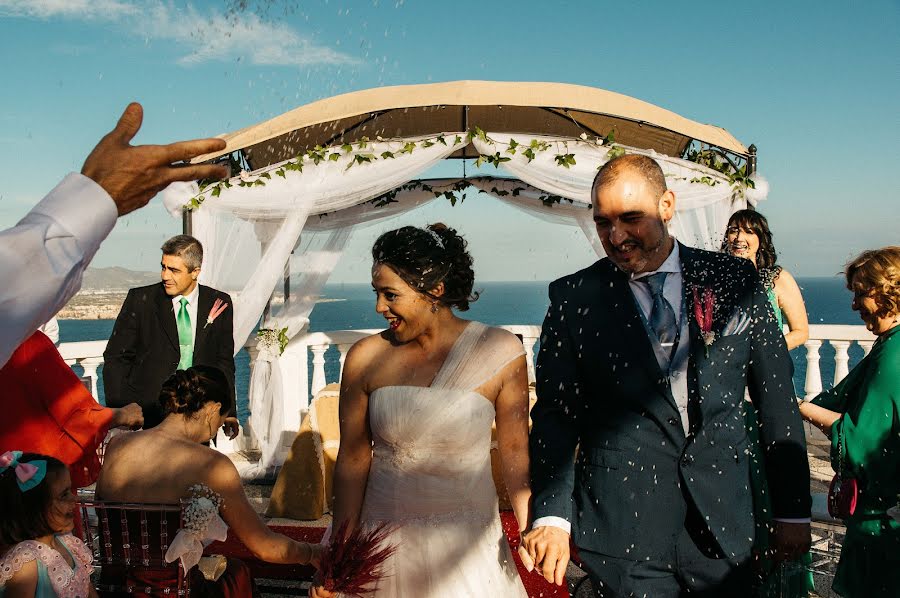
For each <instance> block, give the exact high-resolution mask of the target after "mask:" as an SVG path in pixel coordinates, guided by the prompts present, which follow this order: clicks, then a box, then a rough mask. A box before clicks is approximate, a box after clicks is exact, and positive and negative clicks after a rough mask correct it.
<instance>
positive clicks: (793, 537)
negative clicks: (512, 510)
mask: <svg viewBox="0 0 900 598" xmlns="http://www.w3.org/2000/svg"><path fill="white" fill-rule="evenodd" d="M810 538H811V536H810V524H809V523H790V522H784V521H775V522H774V525H773V530H772V542H771V544H772V556H773V558H774V559H775V560H776V561H793V560H796V559H798V558H800V556H802V555H803V554H805V553H806V552H808V551H809V548H810ZM518 552H519V558H521V559H522V564H523V565H525V568H526V569H527V570H528V571H529V572H531V571H532V570H534V569H537V570H538V572H539V573H540V574H541V575H543V576H544V579H546V580H547V581H548V582H550V583H555V584H556V585H558V586H561V585H563V584H564V583H565V575H566V567H567V566H568V564H569V557H570V553H569V534H567V533H566V532H565V531H564V530H562V529H560V528H558V527H554V526H551V525H545V526H541V527H537V528H534V529H532V530H528V531H526V532H523V533H522V536H521V541H520V542H519V550H518Z"/></svg>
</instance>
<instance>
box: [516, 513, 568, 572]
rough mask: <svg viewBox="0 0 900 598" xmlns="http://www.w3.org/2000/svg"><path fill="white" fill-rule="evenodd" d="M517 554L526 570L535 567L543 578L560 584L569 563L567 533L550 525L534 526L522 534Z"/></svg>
mask: <svg viewBox="0 0 900 598" xmlns="http://www.w3.org/2000/svg"><path fill="white" fill-rule="evenodd" d="M523 553H524V554H523ZM519 556H520V557H521V558H522V564H523V565H525V568H526V569H528V571H531V570H532V568H536V569H537V570H538V572H539V573H540V574H541V575H543V576H544V579H546V580H547V581H549V582H550V583H555V584H556V585H558V586H561V585H563V584H564V583H565V580H566V567H567V566H568V564H569V534H567V533H566V532H565V531H564V530H562V529H560V528H558V527H554V526H552V525H545V526H541V527H536V528H534V529H533V530H531V531H528V532H526V533H525V534H523V535H522V543H521V544H520V545H519ZM526 557H527V558H526Z"/></svg>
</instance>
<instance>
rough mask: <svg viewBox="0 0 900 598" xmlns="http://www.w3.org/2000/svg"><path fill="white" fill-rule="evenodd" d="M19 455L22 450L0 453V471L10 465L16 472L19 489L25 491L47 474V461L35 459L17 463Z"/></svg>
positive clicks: (3, 470)
mask: <svg viewBox="0 0 900 598" xmlns="http://www.w3.org/2000/svg"><path fill="white" fill-rule="evenodd" d="M21 457H22V451H6V452H5V453H3V454H2V455H0V473H3V472H5V471H6V470H7V469H9V468H10V467H12V468H13V471H14V472H15V474H16V483H17V484H18V485H19V490H21V491H22V492H27V491H29V490H31V489H32V488H34V487H35V486H37V485H38V484H40V483H41V482H42V481H43V480H44V477H45V476H46V475H47V462H46V461H44V460H35V461H31V462H29V463H19V459H20V458H21Z"/></svg>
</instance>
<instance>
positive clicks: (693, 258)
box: [678, 243, 708, 369]
mask: <svg viewBox="0 0 900 598" xmlns="http://www.w3.org/2000/svg"><path fill="white" fill-rule="evenodd" d="M678 252H679V255H680V256H681V293H682V295H683V297H684V301H683V302H682V305H683V306H684V309H685V313H683V314H682V317H685V318H688V324H689V326H688V329H689V330H690V339H689V340H690V343H691V347H690V351H691V353H690V354H691V362H690V365H689V366H688V368H689V369H693V367H694V357H695V356H696V355H697V354H698V351H705V348H704V345H703V335H702V334H701V331H700V325H699V324H698V323H697V318H696V317H695V316H694V289H702V288H703V287H704V286H705V285H706V284H708V283H707V282H706V281H705V280H704V279H703V275H702V272H703V264H702V262H701V261H700V260H699V256H698V254H697V252H696V251H695V250H694V249H692V248H691V247H688V246H687V245H682V244H680V243H679V246H678Z"/></svg>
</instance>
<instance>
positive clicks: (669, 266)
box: [631, 237, 681, 280]
mask: <svg viewBox="0 0 900 598" xmlns="http://www.w3.org/2000/svg"><path fill="white" fill-rule="evenodd" d="M672 241H673V243H672V251H671V252H669V257H667V258H666V259H665V261H664V262H663V263H662V264H661V265H660V267H659V268H657V269H656V270H653V271H651V272H641V273H640V274H632V275H631V280H640V279H641V278H646V277H647V276H650V275H651V274H656V273H657V272H669V273H672V272H681V252H680V251H679V249H678V239H676V238H675V237H672Z"/></svg>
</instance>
